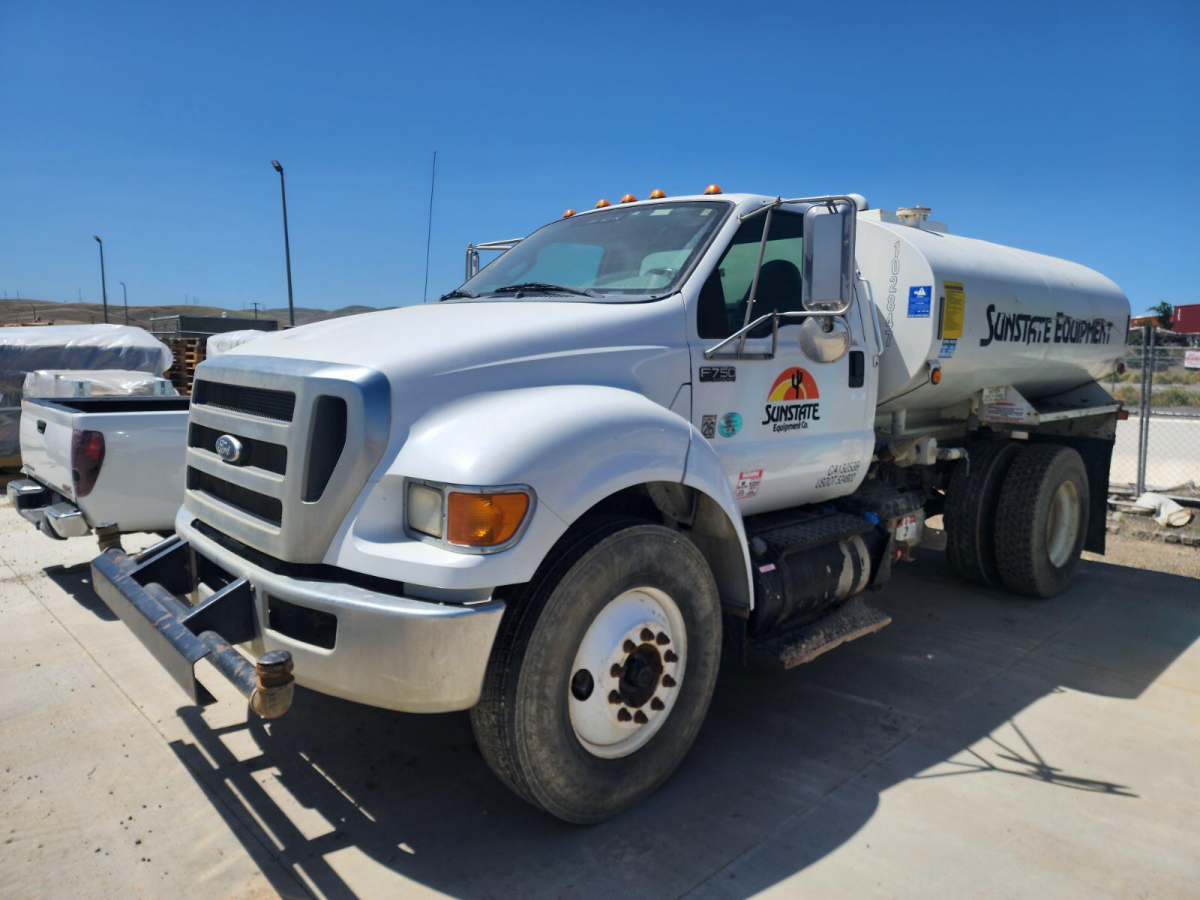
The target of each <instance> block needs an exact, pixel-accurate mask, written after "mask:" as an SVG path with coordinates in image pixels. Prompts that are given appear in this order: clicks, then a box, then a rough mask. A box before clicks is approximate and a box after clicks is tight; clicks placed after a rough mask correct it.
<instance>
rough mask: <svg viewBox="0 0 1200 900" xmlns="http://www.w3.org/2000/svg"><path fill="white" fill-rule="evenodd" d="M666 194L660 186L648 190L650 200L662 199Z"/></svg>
mask: <svg viewBox="0 0 1200 900" xmlns="http://www.w3.org/2000/svg"><path fill="white" fill-rule="evenodd" d="M666 196H667V192H666V191H664V190H663V189H662V188H655V189H654V190H652V191H651V192H650V199H651V200H662V199H665V198H666Z"/></svg>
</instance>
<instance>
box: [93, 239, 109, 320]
mask: <svg viewBox="0 0 1200 900" xmlns="http://www.w3.org/2000/svg"><path fill="white" fill-rule="evenodd" d="M92 237H93V238H94V239H95V241H96V243H97V244H99V245H100V296H101V298H102V299H103V301H104V324H105V325H107V324H108V282H107V281H106V280H105V278H104V241H102V240H100V235H98V234H93V235H92Z"/></svg>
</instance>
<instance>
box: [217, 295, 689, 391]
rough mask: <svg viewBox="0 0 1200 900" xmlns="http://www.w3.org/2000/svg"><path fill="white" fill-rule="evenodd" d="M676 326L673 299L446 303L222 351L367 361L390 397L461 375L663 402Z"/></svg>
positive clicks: (680, 363)
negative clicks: (608, 390) (610, 389)
mask: <svg viewBox="0 0 1200 900" xmlns="http://www.w3.org/2000/svg"><path fill="white" fill-rule="evenodd" d="M684 322H685V316H684V306H683V301H682V299H681V298H680V296H679V295H674V296H671V297H667V298H665V299H662V300H657V301H653V302H647V303H589V302H576V301H548V302H541V301H536V300H520V301H492V300H485V301H473V302H472V301H467V302H447V303H435V304H428V305H423V306H408V307H402V308H400V309H392V310H384V311H381V312H377V313H365V314H362V315H356V316H347V317H345V318H341V319H331V320H327V321H324V322H316V323H313V324H311V325H304V326H301V327H299V328H294V329H291V330H289V331H283V332H277V333H269V334H267V335H266V336H264V337H262V338H261V339H259V340H256V341H254V342H253V343H251V344H247V345H243V346H241V347H237V348H234V349H233V350H231V351H229V354H228V356H235V355H236V356H270V357H285V358H290V359H304V360H314V361H318V362H330V363H342V364H346V365H363V366H369V367H371V368H373V369H376V370H378V371H380V372H382V373H383V374H384V375H386V376H387V377H388V380H389V381H390V382H391V383H392V386H393V396H395V394H396V388H397V386H398V385H401V384H404V383H410V384H411V383H414V382H423V383H424V382H431V381H439V382H444V381H445V380H447V379H448V380H450V381H457V380H458V379H459V378H460V377H462V378H465V379H467V380H469V382H470V383H471V384H472V385H474V389H475V390H478V389H479V387H480V386H484V387H485V388H486V389H490V390H500V389H503V388H505V387H528V386H533V385H536V384H563V383H599V384H610V385H614V386H620V387H629V388H631V389H636V390H640V391H641V392H642V393H645V394H646V395H647V396H650V397H652V398H654V399H656V400H658V399H659V397H660V395H662V394H664V393H665V394H666V395H667V396H666V401H665V402H666V403H667V404H669V403H670V402H671V399H672V398H673V397H674V394H675V392H676V391H677V390H678V388H679V385H680V384H682V383H683V382H685V381H687V380H688V374H687V372H688V364H687V337H686V331H685V328H684ZM672 382H673V383H672ZM430 386H431V387H432V385H430ZM402 393H408V392H407V391H403V392H402ZM436 393H441V392H440V391H437V392H436ZM409 398H410V402H411V399H412V398H411V394H409Z"/></svg>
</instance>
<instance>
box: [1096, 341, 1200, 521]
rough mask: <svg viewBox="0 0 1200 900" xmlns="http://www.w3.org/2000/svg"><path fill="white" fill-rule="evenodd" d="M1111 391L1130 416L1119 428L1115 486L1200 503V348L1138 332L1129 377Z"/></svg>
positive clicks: (1115, 380) (1118, 378) (1128, 356)
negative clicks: (1198, 499)
mask: <svg viewBox="0 0 1200 900" xmlns="http://www.w3.org/2000/svg"><path fill="white" fill-rule="evenodd" d="M1106 386H1107V387H1108V389H1109V392H1110V393H1111V394H1112V395H1113V396H1114V397H1115V398H1116V399H1118V400H1120V401H1121V402H1122V403H1124V404H1125V408H1126V409H1127V410H1128V411H1129V418H1128V419H1127V420H1125V421H1124V422H1119V423H1117V443H1116V447H1114V448H1113V460H1112V469H1111V470H1110V472H1109V480H1110V482H1111V484H1112V487H1113V488H1114V489H1118V490H1120V489H1126V490H1129V491H1130V492H1132V493H1134V494H1135V495H1140V494H1141V493H1142V492H1143V491H1156V492H1158V493H1162V494H1171V495H1178V496H1184V497H1192V498H1200V348H1197V347H1185V346H1182V345H1180V344H1179V343H1178V342H1177V339H1174V338H1172V339H1171V342H1170V343H1168V341H1167V340H1165V339H1164V338H1163V335H1162V333H1161V332H1160V331H1159V330H1158V329H1156V328H1143V329H1140V330H1139V331H1135V332H1133V333H1132V334H1131V337H1130V344H1129V346H1128V347H1127V348H1126V353H1125V372H1124V374H1121V375H1117V374H1116V373H1114V374H1113V376H1112V379H1111V383H1109V384H1108V385H1106Z"/></svg>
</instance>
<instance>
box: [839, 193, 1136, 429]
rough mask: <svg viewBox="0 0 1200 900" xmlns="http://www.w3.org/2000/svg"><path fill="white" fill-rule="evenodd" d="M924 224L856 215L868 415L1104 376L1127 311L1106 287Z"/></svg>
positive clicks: (1080, 271) (1087, 273) (1044, 389)
mask: <svg viewBox="0 0 1200 900" xmlns="http://www.w3.org/2000/svg"><path fill="white" fill-rule="evenodd" d="M928 215H929V210H928V209H927V208H924V207H914V208H910V209H900V210H897V212H896V213H892V212H889V211H885V210H864V211H862V212H860V213H859V215H858V227H857V262H858V266H859V269H860V271H861V273H862V277H863V278H864V279H866V280H867V281H868V282H869V284H870V292H871V295H872V299H873V300H874V302H875V305H876V307H877V309H878V312H879V319H880V326H881V328H882V331H883V342H884V350H883V354H882V357H881V359H880V363H879V365H880V373H879V401H878V409H879V412H881V413H890V412H897V411H900V410H905V411H907V412H916V411H922V410H944V409H946V408H947V407H950V406H952V405H953V404H956V403H960V402H961V401H964V400H966V399H968V398H969V397H971V396H972V395H973V394H976V393H978V392H979V391H981V390H983V389H984V388H992V387H998V386H1005V385H1012V386H1013V387H1014V388H1016V389H1017V390H1018V391H1020V393H1021V394H1022V395H1023V396H1024V397H1025V398H1027V399H1029V400H1031V401H1033V400H1038V399H1041V398H1046V397H1052V396H1054V395H1056V394H1059V393H1062V392H1065V391H1069V390H1071V389H1073V388H1076V387H1080V386H1082V385H1085V384H1088V383H1090V382H1092V381H1094V380H1096V379H1098V378H1102V377H1103V376H1104V375H1105V374H1107V373H1108V372H1111V371H1112V368H1113V365H1114V364H1115V362H1116V360H1117V359H1119V358H1120V357H1121V356H1122V354H1123V352H1124V348H1125V335H1126V332H1127V331H1128V328H1129V301H1128V299H1127V298H1126V297H1125V295H1124V294H1123V293H1122V292H1121V289H1120V288H1119V287H1117V286H1116V285H1115V284H1114V283H1113V282H1112V281H1110V280H1109V279H1107V278H1105V277H1104V276H1103V275H1101V274H1099V273H1098V272H1095V271H1093V270H1091V269H1088V268H1086V267H1085V266H1081V265H1078V264H1076V263H1071V262H1067V261H1065V260H1061V259H1055V258H1053V257H1050V256H1043V255H1041V254H1039V253H1030V252H1029V251H1026V250H1016V249H1013V248H1011V247H1004V246H1001V245H999V244H992V243H988V242H987V241H980V240H975V239H974V238H966V237H960V236H958V235H952V234H949V233H948V232H947V230H946V228H945V226H944V225H941V224H940V223H937V222H932V221H930V220H929V218H928ZM932 367H939V368H940V369H941V380H940V382H939V383H938V384H936V385H935V384H933V383H931V379H930V373H931V368H932Z"/></svg>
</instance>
